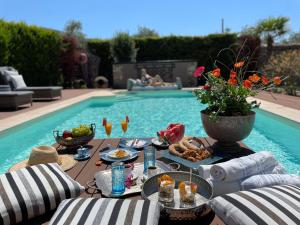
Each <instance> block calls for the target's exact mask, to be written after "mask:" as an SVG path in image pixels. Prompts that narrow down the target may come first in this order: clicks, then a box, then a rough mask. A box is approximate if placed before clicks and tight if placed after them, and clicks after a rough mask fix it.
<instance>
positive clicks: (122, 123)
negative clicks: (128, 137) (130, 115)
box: [121, 120, 128, 136]
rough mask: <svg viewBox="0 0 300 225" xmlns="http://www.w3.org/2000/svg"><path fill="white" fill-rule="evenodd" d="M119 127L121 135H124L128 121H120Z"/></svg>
mask: <svg viewBox="0 0 300 225" xmlns="http://www.w3.org/2000/svg"><path fill="white" fill-rule="evenodd" d="M121 127H122V131H123V136H124V135H125V133H126V131H127V128H128V123H127V121H126V120H122V121H121Z"/></svg>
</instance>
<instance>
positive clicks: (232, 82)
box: [227, 78, 237, 85]
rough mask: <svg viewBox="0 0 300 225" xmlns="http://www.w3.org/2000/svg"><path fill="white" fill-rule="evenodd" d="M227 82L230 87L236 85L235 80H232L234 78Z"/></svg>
mask: <svg viewBox="0 0 300 225" xmlns="http://www.w3.org/2000/svg"><path fill="white" fill-rule="evenodd" d="M227 82H228V84H230V85H236V84H237V80H236V79H234V78H230V79H229V80H228V81H227Z"/></svg>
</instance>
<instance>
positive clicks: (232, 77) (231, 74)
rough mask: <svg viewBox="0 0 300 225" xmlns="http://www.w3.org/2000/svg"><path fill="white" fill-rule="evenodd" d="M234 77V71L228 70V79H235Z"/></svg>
mask: <svg viewBox="0 0 300 225" xmlns="http://www.w3.org/2000/svg"><path fill="white" fill-rule="evenodd" d="M235 78H236V72H234V71H233V70H230V79H235Z"/></svg>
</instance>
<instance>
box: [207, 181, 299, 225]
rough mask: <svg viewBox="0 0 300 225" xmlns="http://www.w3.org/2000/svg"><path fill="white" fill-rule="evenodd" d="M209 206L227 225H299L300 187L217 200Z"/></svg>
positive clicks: (241, 192)
mask: <svg viewBox="0 0 300 225" xmlns="http://www.w3.org/2000/svg"><path fill="white" fill-rule="evenodd" d="M209 205H210V207H211V208H212V209H213V210H214V211H215V213H216V214H217V215H218V216H219V217H220V218H221V219H222V220H223V221H224V222H225V223H226V224H230V225H235V224H236V225H250V224H251V225H252V224H260V225H261V224H262V225H272V224H284V225H299V224H300V188H299V187H296V186H293V185H281V186H272V187H265V188H258V189H252V190H249V191H239V192H236V193H232V194H227V195H223V196H219V197H216V198H214V199H212V200H211V201H210V202H209Z"/></svg>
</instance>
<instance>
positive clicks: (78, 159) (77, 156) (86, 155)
mask: <svg viewBox="0 0 300 225" xmlns="http://www.w3.org/2000/svg"><path fill="white" fill-rule="evenodd" d="M90 157H91V155H90V153H87V154H85V155H84V156H81V157H79V155H78V154H75V155H74V159H75V160H77V161H81V160H86V159H88V158H90Z"/></svg>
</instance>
